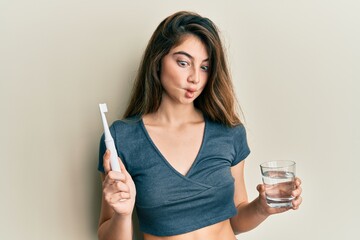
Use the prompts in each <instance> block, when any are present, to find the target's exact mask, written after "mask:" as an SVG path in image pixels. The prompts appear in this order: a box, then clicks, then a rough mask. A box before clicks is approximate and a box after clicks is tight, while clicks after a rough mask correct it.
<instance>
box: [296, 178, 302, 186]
mask: <svg viewBox="0 0 360 240" xmlns="http://www.w3.org/2000/svg"><path fill="white" fill-rule="evenodd" d="M301 183H302V182H301V179H300V178H298V177H296V178H295V185H296V186H297V187H299V186H300V185H301Z"/></svg>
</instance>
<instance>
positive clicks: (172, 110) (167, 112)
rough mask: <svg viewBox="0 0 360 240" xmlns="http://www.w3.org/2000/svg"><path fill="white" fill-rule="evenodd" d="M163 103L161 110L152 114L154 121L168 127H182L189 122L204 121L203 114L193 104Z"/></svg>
mask: <svg viewBox="0 0 360 240" xmlns="http://www.w3.org/2000/svg"><path fill="white" fill-rule="evenodd" d="M164 100H165V99H163V101H162V102H161V104H160V107H159V109H158V110H157V111H156V112H155V113H153V114H152V118H153V120H156V121H157V122H158V123H162V124H167V125H181V124H184V123H189V122H199V121H203V115H202V113H201V112H200V111H199V110H197V109H196V108H195V106H194V104H193V103H189V104H174V103H172V102H169V101H166V100H165V101H164Z"/></svg>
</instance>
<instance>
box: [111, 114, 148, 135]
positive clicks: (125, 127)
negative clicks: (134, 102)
mask: <svg viewBox="0 0 360 240" xmlns="http://www.w3.org/2000/svg"><path fill="white" fill-rule="evenodd" d="M140 123H141V117H138V116H133V117H128V118H124V119H119V120H116V121H114V122H113V123H112V125H111V128H112V129H113V131H115V132H124V131H134V130H136V129H139V128H140Z"/></svg>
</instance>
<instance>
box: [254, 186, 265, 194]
mask: <svg viewBox="0 0 360 240" xmlns="http://www.w3.org/2000/svg"><path fill="white" fill-rule="evenodd" d="M256 190H257V191H258V192H259V195H264V196H265V186H264V184H259V185H257V187H256Z"/></svg>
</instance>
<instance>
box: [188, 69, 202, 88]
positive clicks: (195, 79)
mask: <svg viewBox="0 0 360 240" xmlns="http://www.w3.org/2000/svg"><path fill="white" fill-rule="evenodd" d="M199 74H200V71H199V70H197V69H193V71H191V73H190V75H189V77H188V82H190V83H193V84H197V83H199V82H200V75H199Z"/></svg>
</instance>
